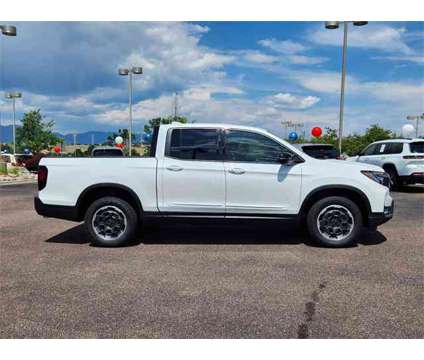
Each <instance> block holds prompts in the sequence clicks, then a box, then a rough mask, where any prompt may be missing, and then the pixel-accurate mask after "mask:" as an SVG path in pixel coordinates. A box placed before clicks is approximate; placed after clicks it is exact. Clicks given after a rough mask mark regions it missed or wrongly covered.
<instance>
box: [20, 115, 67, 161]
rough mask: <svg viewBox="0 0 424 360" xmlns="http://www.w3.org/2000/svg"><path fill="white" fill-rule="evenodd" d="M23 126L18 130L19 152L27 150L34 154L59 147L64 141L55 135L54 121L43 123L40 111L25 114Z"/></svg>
mask: <svg viewBox="0 0 424 360" xmlns="http://www.w3.org/2000/svg"><path fill="white" fill-rule="evenodd" d="M21 122H22V126H21V127H18V128H17V129H16V145H17V148H18V149H19V151H22V150H23V149H25V148H28V149H30V150H31V151H32V152H33V153H38V152H39V151H40V150H43V149H47V148H49V147H50V146H53V145H57V144H59V143H61V142H62V139H61V138H59V137H58V136H56V135H55V134H53V132H52V130H53V126H54V121H47V122H44V121H43V116H42V115H41V111H40V109H38V110H32V111H30V112H27V113H25V114H24V117H23V119H22V120H21Z"/></svg>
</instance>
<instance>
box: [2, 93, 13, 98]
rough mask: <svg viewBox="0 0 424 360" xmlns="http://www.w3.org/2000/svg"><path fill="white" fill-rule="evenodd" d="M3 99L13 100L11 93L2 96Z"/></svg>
mask: <svg viewBox="0 0 424 360" xmlns="http://www.w3.org/2000/svg"><path fill="white" fill-rule="evenodd" d="M4 97H5V98H6V99H12V98H13V95H12V94H11V93H6V94H4Z"/></svg>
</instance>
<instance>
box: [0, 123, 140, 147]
mask: <svg viewBox="0 0 424 360" xmlns="http://www.w3.org/2000/svg"><path fill="white" fill-rule="evenodd" d="M17 128H18V126H17ZM0 130H1V131H0V139H1V140H0V141H1V142H3V143H11V142H12V141H13V140H12V139H13V126H12V125H5V126H1V127H0ZM111 133H112V132H111V131H86V132H82V133H78V134H77V137H76V142H77V144H91V142H92V141H94V144H102V143H104V142H105V141H106V140H107V137H108V136H109V135H110V134H111ZM54 134H55V135H57V136H58V137H60V138H62V139H64V140H65V144H73V143H74V135H73V134H61V133H58V132H54ZM139 136H140V135H139V134H136V137H137V139H139Z"/></svg>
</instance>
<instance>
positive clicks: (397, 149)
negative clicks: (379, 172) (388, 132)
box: [384, 143, 403, 154]
mask: <svg viewBox="0 0 424 360" xmlns="http://www.w3.org/2000/svg"><path fill="white" fill-rule="evenodd" d="M402 150H403V143H388V144H387V147H386V149H385V151H384V153H385V154H400V153H401V152H402Z"/></svg>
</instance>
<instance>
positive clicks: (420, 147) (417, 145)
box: [409, 141, 424, 153]
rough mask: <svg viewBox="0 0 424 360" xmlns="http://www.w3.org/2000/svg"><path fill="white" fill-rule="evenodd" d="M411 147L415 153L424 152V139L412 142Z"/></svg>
mask: <svg viewBox="0 0 424 360" xmlns="http://www.w3.org/2000/svg"><path fill="white" fill-rule="evenodd" d="M409 147H410V148H411V152H413V153H424V141H417V142H413V143H410V144H409Z"/></svg>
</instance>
